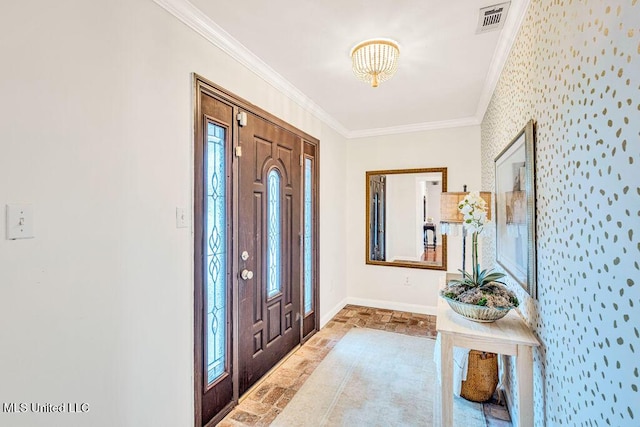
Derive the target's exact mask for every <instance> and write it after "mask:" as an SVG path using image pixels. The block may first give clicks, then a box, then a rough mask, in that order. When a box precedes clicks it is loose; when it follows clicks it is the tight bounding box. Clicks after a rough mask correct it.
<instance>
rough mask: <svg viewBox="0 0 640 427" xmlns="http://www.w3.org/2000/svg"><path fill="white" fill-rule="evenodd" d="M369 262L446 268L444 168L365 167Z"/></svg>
mask: <svg viewBox="0 0 640 427" xmlns="http://www.w3.org/2000/svg"><path fill="white" fill-rule="evenodd" d="M367 182H368V188H367V204H368V206H367V213H368V215H367V216H368V227H367V263H368V264H379V265H398V266H402V267H416V268H432V269H446V238H445V236H442V234H441V232H440V194H441V193H442V192H443V191H446V168H431V169H408V170H390V171H371V172H367Z"/></svg>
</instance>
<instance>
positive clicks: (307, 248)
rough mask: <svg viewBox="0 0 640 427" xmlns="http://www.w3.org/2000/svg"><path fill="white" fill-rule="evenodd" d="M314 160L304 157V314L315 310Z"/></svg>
mask: <svg viewBox="0 0 640 427" xmlns="http://www.w3.org/2000/svg"><path fill="white" fill-rule="evenodd" d="M312 166H313V165H312V160H311V159H304V258H303V259H304V314H305V316H306V315H307V314H309V313H311V312H312V311H313V274H312V272H313V246H312V242H313V234H312V233H313V210H312V207H313V206H312V200H313V192H312V188H313V182H312V176H313V174H312V171H313V169H312Z"/></svg>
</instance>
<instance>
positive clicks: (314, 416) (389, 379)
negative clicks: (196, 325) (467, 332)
mask: <svg viewBox="0 0 640 427" xmlns="http://www.w3.org/2000/svg"><path fill="white" fill-rule="evenodd" d="M434 342H435V341H434V340H431V339H428V338H421V337H412V336H408V335H401V334H395V333H391V332H384V331H377V330H374V329H366V328H354V329H352V330H350V331H349V332H348V333H347V334H346V335H345V336H344V338H342V339H341V340H340V342H338V344H337V345H336V347H335V348H334V349H333V350H332V351H331V352H330V353H329V354H328V355H327V357H326V358H325V359H324V360H323V361H322V362H321V363H320V365H319V366H318V367H317V368H316V370H315V371H314V372H313V374H312V375H311V376H310V377H309V379H308V380H307V381H306V382H305V383H304V385H303V386H302V388H301V389H300V391H298V393H296V395H295V396H294V398H293V399H292V400H291V402H289V404H288V405H287V406H286V407H285V408H284V410H283V411H282V413H281V414H280V415H278V417H277V418H276V419H275V421H274V422H273V424H272V425H273V426H282V427H294V426H314V427H315V426H350V427H356V426H366V427H369V426H385V427H386V426H403V427H407V426H431V425H433V402H434V399H435V392H436V388H435V387H437V378H436V374H435V364H434V362H433V346H434ZM454 419H455V421H456V425H459V426H464V427H485V426H486V421H485V418H484V413H483V411H482V405H481V404H479V403H474V402H468V401H466V400H464V399H461V398H455V399H454Z"/></svg>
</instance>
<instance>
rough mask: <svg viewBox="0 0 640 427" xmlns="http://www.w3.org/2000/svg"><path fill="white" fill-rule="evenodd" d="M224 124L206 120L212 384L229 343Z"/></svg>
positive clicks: (208, 327) (207, 325)
mask: <svg viewBox="0 0 640 427" xmlns="http://www.w3.org/2000/svg"><path fill="white" fill-rule="evenodd" d="M225 137H226V135H225V128H223V127H220V126H217V125H215V124H213V123H208V124H207V158H206V166H205V171H206V175H205V180H206V181H207V195H206V197H205V204H206V208H205V212H206V218H205V224H206V225H205V230H206V238H207V240H206V242H205V246H206V254H207V274H206V276H207V277H206V281H205V286H206V292H205V306H206V309H207V321H206V323H205V329H206V331H207V348H206V364H207V365H206V366H207V381H208V384H211V383H212V382H214V381H215V380H216V379H218V378H219V377H220V376H221V375H222V374H223V373H224V372H225V371H226V364H227V354H226V349H227V345H226V344H227V343H226V330H225V329H226V319H227V304H226V302H227V301H226V288H227V287H226V264H227V259H226V252H225V250H226V244H225V242H226V240H227V239H226V228H225V227H226V225H225V224H226V218H227V212H226V200H225V195H226V193H225V189H226V183H225Z"/></svg>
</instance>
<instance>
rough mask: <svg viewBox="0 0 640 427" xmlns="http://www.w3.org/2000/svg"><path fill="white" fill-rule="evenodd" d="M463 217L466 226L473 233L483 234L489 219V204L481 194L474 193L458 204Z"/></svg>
mask: <svg viewBox="0 0 640 427" xmlns="http://www.w3.org/2000/svg"><path fill="white" fill-rule="evenodd" d="M458 210H459V211H460V213H462V215H463V219H464V226H465V228H466V229H467V230H468V231H470V232H471V233H481V232H482V229H483V228H484V225H485V224H486V223H487V222H489V220H488V219H487V202H485V201H484V199H483V198H482V197H480V192H478V191H472V192H470V193H469V194H467V195H466V196H465V198H464V199H462V201H461V202H460V204H458Z"/></svg>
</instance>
